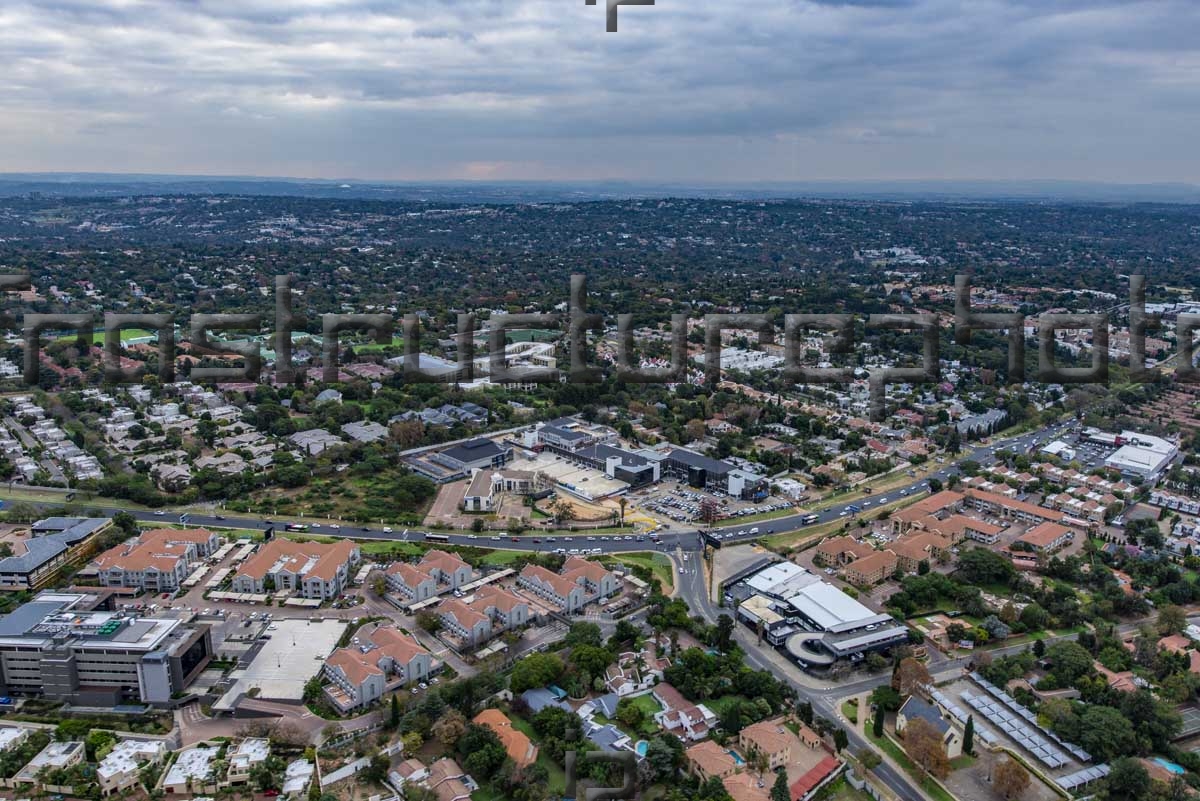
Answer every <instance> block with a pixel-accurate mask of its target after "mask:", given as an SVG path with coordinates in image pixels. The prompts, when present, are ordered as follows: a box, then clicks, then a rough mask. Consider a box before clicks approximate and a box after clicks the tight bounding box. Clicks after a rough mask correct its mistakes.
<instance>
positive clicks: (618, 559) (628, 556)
mask: <svg viewBox="0 0 1200 801" xmlns="http://www.w3.org/2000/svg"><path fill="white" fill-rule="evenodd" d="M600 561H601V562H602V563H604V564H609V565H612V564H623V565H627V566H629V567H634V566H639V567H648V568H650V571H651V572H652V573H653V574H654V577H655V578H656V579H658V580H659V582H661V583H662V590H663V592H664V593H667V594H670V593H671V591H672V590H673V589H674V587H675V568H674V563H673V562H672V561H671V560H670V559H669V558H667V557H666V556H665V555H663V554H661V553H649V552H647V553H623V554H619V555H611V556H606V557H604V558H603V559H601V560H600Z"/></svg>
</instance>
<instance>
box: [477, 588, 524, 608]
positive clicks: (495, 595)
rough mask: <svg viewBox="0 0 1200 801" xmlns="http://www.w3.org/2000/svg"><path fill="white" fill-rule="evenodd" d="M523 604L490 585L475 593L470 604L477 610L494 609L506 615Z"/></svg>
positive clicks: (510, 594) (506, 592) (504, 590)
mask: <svg viewBox="0 0 1200 801" xmlns="http://www.w3.org/2000/svg"><path fill="white" fill-rule="evenodd" d="M523 604H525V601H524V600H523V599H521V598H518V597H517V596H515V595H513V594H512V593H511V592H509V591H508V590H506V589H503V588H501V587H494V586H491V585H486V586H483V587H480V588H479V590H478V591H476V593H475V600H474V601H472V602H471V605H472V606H474V607H478V608H479V609H487V608H488V607H495V608H496V609H499V610H500V611H501V612H503V613H504V614H506V615H507V614H508V613H509V612H511V611H512V610H513V609H515V608H516V607H518V606H521V605H523Z"/></svg>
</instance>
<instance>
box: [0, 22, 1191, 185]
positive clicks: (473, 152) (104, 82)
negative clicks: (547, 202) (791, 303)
mask: <svg viewBox="0 0 1200 801" xmlns="http://www.w3.org/2000/svg"><path fill="white" fill-rule="evenodd" d="M603 4H604V0H600V3H599V5H597V6H586V5H584V2H583V0H386V1H385V0H46V1H45V2H42V1H41V0H39V1H38V2H20V1H19V0H18V1H17V2H12V0H9V2H5V3H3V4H0V63H3V64H4V66H5V69H4V70H3V71H0V113H2V115H3V116H0V154H2V156H0V170H3V171H51V170H52V171H104V172H171V173H204V174H226V175H228V174H251V175H276V176H297V177H326V178H351V177H357V178H371V179H415V180H427V179H438V178H529V179H571V178H579V179H597V178H599V179H603V178H617V179H634V180H636V179H653V180H681V181H733V182H750V181H762V180H806V179H838V178H846V179H862V178H948V179H953V178H1014V179H1027V178H1069V179H1081V180H1100V181H1116V182H1150V181H1188V182H1198V183H1200V160H1198V159H1197V157H1196V154H1195V149H1196V142H1197V134H1198V133H1200V46H1198V45H1197V42H1200V3H1197V2H1196V1H1195V0H1149V1H1147V2H1141V1H1135V0H821V1H817V0H658V4H657V5H656V6H655V7H653V8H646V7H639V8H623V9H622V10H621V11H620V20H621V25H620V28H621V29H620V32H618V33H612V34H610V33H605V31H604V7H603Z"/></svg>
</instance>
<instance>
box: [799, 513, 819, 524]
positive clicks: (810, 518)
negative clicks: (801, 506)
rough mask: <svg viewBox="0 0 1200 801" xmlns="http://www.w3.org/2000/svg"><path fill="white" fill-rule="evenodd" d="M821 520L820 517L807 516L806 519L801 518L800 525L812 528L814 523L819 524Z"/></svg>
mask: <svg viewBox="0 0 1200 801" xmlns="http://www.w3.org/2000/svg"><path fill="white" fill-rule="evenodd" d="M820 519H821V518H820V516H819V515H805V516H804V517H802V518H800V525H802V526H811V525H812V524H813V523H815V522H817V521H818V520H820Z"/></svg>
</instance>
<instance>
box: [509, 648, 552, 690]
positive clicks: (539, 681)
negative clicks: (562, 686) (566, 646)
mask: <svg viewBox="0 0 1200 801" xmlns="http://www.w3.org/2000/svg"><path fill="white" fill-rule="evenodd" d="M562 673H563V663H562V660H561V659H559V658H558V656H557V655H556V654H540V653H539V654H530V655H529V656H527V657H525V658H524V659H522V660H521V661H520V662H517V664H516V665H515V666H514V667H513V670H512V675H511V677H510V679H509V689H511V690H512V692H513V693H514V694H520V693H523V692H525V691H526V690H532V689H535V688H537V687H545V686H547V685H549V684H552V683H554V682H555V681H557V680H558V679H559V677H560V676H562Z"/></svg>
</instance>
